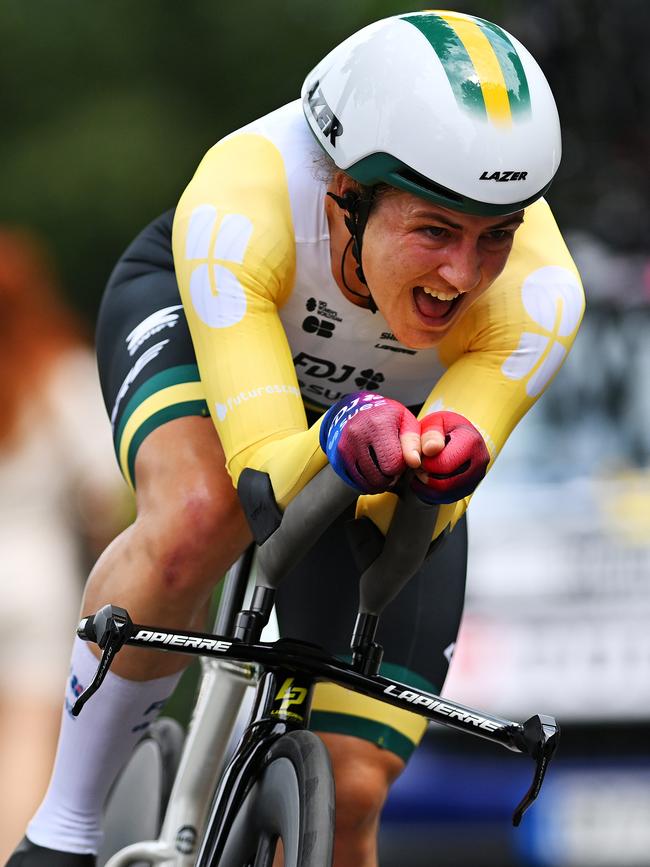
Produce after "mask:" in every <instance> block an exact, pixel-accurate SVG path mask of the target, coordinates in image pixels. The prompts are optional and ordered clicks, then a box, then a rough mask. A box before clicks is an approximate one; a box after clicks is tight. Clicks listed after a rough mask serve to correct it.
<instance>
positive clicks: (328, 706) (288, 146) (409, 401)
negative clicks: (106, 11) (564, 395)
mask: <svg viewBox="0 0 650 867" xmlns="http://www.w3.org/2000/svg"><path fill="white" fill-rule="evenodd" d="M319 153H320V150H319V147H318V145H317V144H316V143H315V141H314V140H313V139H312V136H311V133H310V132H309V130H308V128H307V125H306V124H305V121H304V117H303V115H302V108H301V105H300V103H299V102H298V101H296V102H294V103H290V104H289V105H287V106H284V107H283V108H281V109H279V110H277V111H275V112H273V113H271V114H270V115H267V116H266V117H264V118H261V119H260V120H258V121H255V122H254V123H252V124H250V125H249V126H247V127H244V128H243V129H241V130H239V131H237V132H236V133H233V134H232V135H230V136H228V137H227V138H225V139H223V140H222V141H220V142H219V143H217V144H216V145H215V146H214V147H213V148H211V150H210V151H208V153H207V154H206V156H205V158H204V159H203V161H202V162H201V164H200V165H199V167H198V169H197V171H196V174H195V175H194V177H193V178H192V180H191V181H190V183H189V185H188V187H187V189H186V190H185V192H184V194H183V196H182V198H181V200H180V202H179V204H178V207H177V210H176V215H175V218H174V224H173V265H174V267H175V271H176V279H177V280H178V286H179V289H180V296H181V299H182V306H183V308H184V312H185V316H186V318H187V324H188V325H189V329H190V333H191V342H192V344H193V350H194V353H195V356H196V363H197V364H198V373H197V372H196V367H195V366H193V365H188V364H179V365H178V366H177V367H174V368H172V369H170V370H167V371H165V372H164V373H160V374H158V376H157V377H153V378H152V380H151V382H157V383H158V384H157V385H156V386H155V387H154V386H153V385H148V384H146V385H144V386H142V387H141V388H140V389H139V391H136V394H135V395H134V397H132V398H131V399H130V400H129V391H128V386H129V382H131V381H132V380H133V379H134V377H136V375H141V373H140V372H141V371H142V369H143V368H144V365H146V364H147V363H150V360H151V359H153V358H154V357H155V356H156V355H159V359H162V358H163V357H164V354H165V352H167V351H168V350H169V346H167V345H166V344H167V343H168V342H169V341H168V340H167V339H166V337H165V334H167V333H169V329H171V328H173V327H178V326H177V325H175V323H176V320H177V319H178V312H177V309H178V308H179V307H180V305H173V304H172V305H170V306H167V307H165V308H164V309H162V310H159V311H157V312H156V313H155V314H152V315H150V316H148V317H147V319H146V320H145V321H144V322H142V323H141V324H140V325H138V326H137V328H133V329H132V330H131V331H130V333H129V334H128V335H127V336H126V341H125V342H126V343H127V344H128V346H129V353H130V354H131V355H132V358H135V357H136V356H137V353H136V347H138V346H139V345H140V343H141V342H142V341H143V340H146V339H147V338H149V337H150V335H151V334H155V337H153V338H151V339H152V340H156V341H157V342H156V343H155V345H153V346H150V347H149V348H148V349H147V351H146V352H144V353H143V354H142V355H141V356H139V357H137V360H136V362H135V364H134V365H133V368H132V369H131V370H129V373H128V375H127V376H126V378H125V379H124V382H123V384H122V387H121V388H120V389H119V392H118V393H117V399H116V400H115V405H114V409H113V413H112V417H113V420H114V428H115V432H116V435H115V439H116V448H117V450H118V456H119V460H120V464H121V466H122V469H123V472H124V474H125V476H126V477H127V478H128V479H129V480H130V481H131V482H132V483H133V481H134V480H133V478H132V475H133V472H134V469H133V468H134V455H135V452H136V450H137V446H138V445H139V443H140V442H141V441H142V439H143V438H144V436H146V434H147V432H148V431H150V430H151V429H153V427H155V425H156V424H160V423H163V422H164V421H165V420H167V419H169V418H173V417H178V415H181V414H192V413H194V414H197V413H204V414H205V413H206V412H207V411H208V410H209V412H210V414H211V416H212V419H213V421H214V424H215V426H216V429H217V431H218V434H219V437H220V440H221V443H222V445H223V448H224V452H225V455H226V462H227V467H228V471H229V472H230V474H231V476H232V479H233V483H234V484H236V482H237V479H238V476H239V474H240V473H241V471H242V470H243V469H244V467H247V466H248V467H253V468H254V469H257V470H262V471H264V472H266V473H268V474H269V476H270V478H271V481H272V484H273V490H274V492H275V496H276V499H277V501H278V502H279V504H280V505H281V506H285V505H286V504H287V503H288V502H289V501H290V500H291V498H292V497H293V496H294V495H295V494H296V493H297V492H298V491H299V490H300V489H301V488H302V486H304V485H305V484H306V482H307V481H308V480H309V479H310V478H311V477H312V476H313V475H314V474H315V473H316V472H317V471H318V470H319V469H320V468H321V467H323V466H324V465H325V463H326V458H325V455H324V454H323V452H322V451H321V448H320V446H319V442H318V428H319V422H317V423H316V424H314V425H313V426H312V427H310V428H308V427H307V422H306V415H305V407H307V408H308V409H310V410H313V409H316V410H320V411H321V412H322V411H323V410H324V409H326V408H327V407H328V406H330V405H332V404H333V403H335V402H336V401H337V400H338V399H339V398H340V397H341V396H342V395H344V394H347V393H350V392H354V391H359V390H361V389H368V390H371V391H372V390H374V391H376V392H378V393H381V394H384V395H386V396H388V397H391V398H394V399H396V400H399V401H401V402H402V403H404V404H405V405H408V406H411V407H415V406H422V410H421V412H420V416H423V415H425V414H426V413H428V412H431V411H433V410H436V409H446V410H452V411H455V412H458V413H460V414H462V415H464V416H466V417H467V418H468V419H470V421H472V422H473V424H474V425H475V426H476V427H477V428H478V429H479V430H480V431H481V433H482V435H483V437H484V439H485V442H486V443H487V446H488V449H489V451H490V455H491V458H492V461H493V460H494V459H495V458H496V456H497V454H498V453H499V451H500V450H501V448H502V446H503V444H504V443H505V441H506V439H507V438H508V436H509V434H510V432H511V431H512V429H513V428H514V426H515V425H516V424H517V422H518V421H519V420H520V419H521V417H522V416H523V415H524V413H525V412H526V411H527V410H528V409H529V408H530V407H531V406H532V405H533V403H534V402H535V400H536V399H537V398H538V397H539V395H540V394H541V393H542V391H543V390H544V388H545V387H546V386H547V384H548V383H549V382H550V380H551V378H552V377H553V375H554V374H555V373H556V372H557V370H558V369H559V367H560V365H561V364H562V362H563V360H564V359H565V357H566V355H567V353H568V351H569V349H570V347H571V344H572V342H573V340H574V338H575V335H576V332H577V330H578V327H579V324H580V320H581V317H582V313H583V309H584V295H583V291H582V286H581V283H580V278H579V275H578V272H577V270H576V268H575V265H574V264H573V262H572V260H571V257H570V255H569V253H568V251H567V248H566V246H565V244H564V242H563V240H562V236H561V234H560V232H559V230H558V228H557V226H556V223H555V221H554V219H553V216H552V214H551V211H550V209H549V207H548V205H547V204H546V203H545V202H544V201H543V200H540V201H538V202H537V203H535V204H534V205H532V206H530V207H529V208H527V209H526V212H525V220H524V223H523V225H522V226H521V227H520V229H519V230H518V232H517V233H516V235H515V241H514V246H513V249H512V253H511V255H510V257H509V260H508V263H507V265H506V267H505V269H504V271H503V272H502V274H501V275H500V276H499V278H498V279H497V280H496V281H495V282H494V284H493V285H492V286H491V287H490V288H489V289H488V290H487V291H486V292H485V293H484V294H483V295H482V296H481V297H479V298H478V299H477V301H476V302H475V303H474V304H472V305H471V306H470V307H469V308H468V309H467V310H466V311H465V312H464V313H463V314H462V315H461V316H460V318H459V319H458V320H457V321H456V322H455V323H454V325H453V327H452V328H451V330H450V331H449V333H448V334H447V336H445V337H444V339H443V340H442V342H441V343H440V344H439V345H437V346H436V347H435V348H432V349H428V350H417V351H416V350H413V349H411V348H410V347H407V346H404V345H402V344H400V343H399V342H398V341H397V340H396V339H395V337H394V336H393V334H392V333H391V331H390V328H389V326H388V324H387V323H386V321H385V320H384V319H383V317H382V315H381V313H380V312H378V313H376V314H372V313H371V312H370V311H368V310H366V309H363V308H361V307H358V306H356V305H354V304H352V303H350V302H349V301H348V300H347V299H346V298H345V297H344V296H343V295H342V293H341V291H340V290H339V288H338V286H337V284H336V282H335V281H334V278H333V276H332V272H331V259H330V248H329V233H328V224H327V220H326V217H325V208H324V202H325V190H326V180H325V179H324V178H323V177H322V176H321V175H322V169H320V168H319V165H318V155H319ZM172 276H173V275H172ZM166 303H167V304H169V301H167V302H166ZM147 329H148V330H147ZM170 345H171V343H170ZM144 346H148V344H146V343H145V344H144ZM107 356H108V353H107ZM129 363H131V362H129ZM152 366H153V365H152ZM191 370H193V371H194V373H191ZM188 371H190V372H188ZM137 382H138V380H137V379H136V385H137ZM116 391H117V389H116ZM206 404H207V410H206ZM118 406H119V411H118ZM183 407H186V408H187V409H185V410H183V409H182V408H183ZM197 407H198V408H199V409H197ZM109 411H110V410H109ZM468 501H469V498H467V499H466V500H463V501H460V502H458V503H455V504H452V505H448V506H443V507H442V508H441V509H440V514H439V518H438V522H437V526H436V535H437V534H439V533H440V532H441V531H442V530H443V529H444V528H445V527H447V526H448V525H451V526H453V525H454V524H456V522H457V521H458V520H459V518H460V517H461V515H462V514H463V512H464V511H465V509H466V507H467V503H468ZM394 505H395V498H394V497H393V495H391V494H382V495H375V496H361V497H359V500H358V506H357V514H360V515H367V516H369V517H370V518H371V519H372V520H373V521H374V522H375V523H376V524H377V525H378V526H379V527H380V529H382V530H383V531H385V530H386V528H387V526H388V524H389V523H390V518H391V515H392V509H393V508H394ZM393 676H395V675H393ZM422 685H423V686H424V684H422ZM313 707H314V711H315V713H316V714H317V713H319V712H323V713H328V712H329V713H336V712H341V713H344V714H357V715H358V716H359V717H366V718H372V719H374V720H379V721H381V722H383V723H385V725H386V726H389V727H390V728H392V729H393V730H395V731H397V732H399V735H400V737H402V740H404V739H406V741H408V743H410V744H411V748H412V746H413V745H414V744H416V743H417V742H418V741H419V739H420V737H421V735H422V733H423V730H424V724H423V723H422V721H421V719H420V718H418V717H416V716H415V715H413V714H406V713H402V712H400V711H396V710H394V709H392V708H389V707H388V706H387V705H380V704H379V703H375V702H372V701H371V700H369V699H366V698H364V697H361V696H350V694H348V693H347V691H345V690H342V689H340V688H338V687H333V686H331V685H327V684H324V685H319V686H318V687H317V691H316V695H315V698H314V705H313ZM406 741H404V742H405V743H406ZM378 742H379V741H378ZM397 751H398V752H400V750H397ZM407 753H408V750H406V749H403V750H401V754H402V755H403V756H406V755H407Z"/></svg>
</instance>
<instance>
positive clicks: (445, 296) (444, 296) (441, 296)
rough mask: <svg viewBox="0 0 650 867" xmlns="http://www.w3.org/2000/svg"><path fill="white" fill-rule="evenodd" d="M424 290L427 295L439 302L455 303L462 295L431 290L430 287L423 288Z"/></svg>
mask: <svg viewBox="0 0 650 867" xmlns="http://www.w3.org/2000/svg"><path fill="white" fill-rule="evenodd" d="M422 288H423V289H424V291H425V292H426V293H427V295H432V296H433V297H434V298H437V299H438V300H439V301H453V300H454V299H455V298H458V296H459V295H460V292H443V291H441V290H440V289H430V288H429V287H428V286H423V287H422Z"/></svg>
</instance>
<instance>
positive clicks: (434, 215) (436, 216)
mask: <svg viewBox="0 0 650 867" xmlns="http://www.w3.org/2000/svg"><path fill="white" fill-rule="evenodd" d="M417 216H418V217H427V218H429V219H432V220H436V221H437V222H439V223H444V224H445V225H446V226H449V227H450V228H451V229H461V230H462V229H463V228H464V227H463V226H460V225H459V224H458V223H454V222H453V221H452V220H450V219H449V218H448V217H445V215H444V214H440V213H439V212H438V211H426V212H425V211H420V212H419V213H418V214H417ZM523 222H524V218H523V211H518V212H516V213H514V214H511V215H510V216H509V217H507V218H506V219H505V220H502V221H501V222H500V223H495V224H494V225H493V226H486V228H485V230H484V231H488V232H491V231H493V230H494V229H503V228H505V227H506V226H512V225H515V224H516V225H520V224H521V223H523Z"/></svg>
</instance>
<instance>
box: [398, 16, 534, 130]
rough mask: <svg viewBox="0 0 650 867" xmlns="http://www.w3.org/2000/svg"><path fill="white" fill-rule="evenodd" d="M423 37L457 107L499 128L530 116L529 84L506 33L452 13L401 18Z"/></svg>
mask: <svg viewBox="0 0 650 867" xmlns="http://www.w3.org/2000/svg"><path fill="white" fill-rule="evenodd" d="M401 17H402V19H403V20H404V21H408V23H409V24H412V25H413V26H414V27H417V29H418V30H419V31H420V32H421V33H422V34H423V35H424V36H425V37H426V38H427V40H428V41H429V43H430V44H431V47H432V48H433V50H434V51H435V52H436V54H437V55H438V57H439V58H440V61H441V63H442V65H443V68H444V70H445V74H446V75H447V79H448V81H449V84H450V86H451V89H452V91H453V93H454V96H455V97H456V100H457V102H458V103H459V105H461V106H463V108H465V109H467V110H469V111H471V112H473V113H475V114H478V115H479V116H482V117H483V118H485V120H487V121H489V122H491V123H494V124H496V125H498V126H510V125H511V124H512V122H513V120H517V119H518V118H521V117H522V116H524V115H528V114H530V93H529V89H528V81H527V80H526V74H525V72H524V68H523V65H522V63H521V60H520V58H519V55H518V54H517V51H516V49H515V47H514V45H513V44H512V42H511V41H510V39H509V37H508V35H507V34H506V33H505V32H504V31H503V30H501V28H500V27H497V26H496V25H494V24H491V23H490V22H488V21H483V19H481V18H473V17H469V16H465V15H459V14H457V13H455V12H416V13H412V14H409V15H403V16H401Z"/></svg>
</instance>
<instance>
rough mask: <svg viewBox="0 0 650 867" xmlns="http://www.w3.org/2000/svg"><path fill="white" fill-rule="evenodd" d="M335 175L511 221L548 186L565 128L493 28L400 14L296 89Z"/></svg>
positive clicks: (510, 41)
mask: <svg viewBox="0 0 650 867" xmlns="http://www.w3.org/2000/svg"><path fill="white" fill-rule="evenodd" d="M302 103H303V109H304V112H305V117H306V118H307V122H308V123H309V126H310V128H311V130H312V132H313V133H314V135H315V136H316V139H317V140H318V142H319V143H320V145H321V146H322V147H323V149H324V150H325V151H326V152H327V153H328V154H329V156H330V157H331V158H332V159H333V160H334V162H335V163H336V165H337V166H338V168H340V169H342V170H343V171H345V172H346V173H347V174H349V175H350V176H351V177H353V178H354V179H355V180H357V181H359V182H360V183H362V184H364V185H367V186H374V185H376V184H380V183H387V184H390V185H391V186H394V187H399V188H400V189H403V190H407V191H409V192H411V193H415V195H417V196H421V197H422V198H425V199H429V200H431V201H433V202H436V203H437V204H440V205H444V206H445V207H447V208H451V209H452V210H456V211H464V212H466V213H469V214H479V215H486V216H490V215H500V214H511V213H513V212H514V211H518V210H520V209H521V208H523V207H525V206H526V205H529V204H530V203H531V202H534V201H535V200H536V199H538V198H540V196H542V195H544V193H545V192H546V190H547V189H548V187H549V185H550V183H551V180H552V179H553V176H554V174H555V172H556V171H557V168H558V165H559V163H560V156H561V141H560V121H559V118H558V114H557V109H556V107H555V101H554V99H553V94H552V93H551V90H550V87H549V85H548V82H547V81H546V78H545V77H544V73H543V72H542V71H541V69H540V68H539V66H538V65H537V63H536V61H535V60H534V59H533V57H532V56H531V55H530V54H529V52H528V51H527V50H526V49H525V48H524V46H523V45H522V44H521V43H520V42H518V41H517V40H516V39H515V38H514V37H513V36H511V35H510V34H509V33H506V31H505V30H503V29H502V28H501V27H497V25H496V24H491V23H490V22H489V21H484V20H483V19H481V18H475V17H473V16H471V15H463V14H461V13H460V12H443V11H426V12H412V13H408V14H405V15H395V16H393V17H391V18H385V19H383V20H382V21H377V22H375V23H374V24H370V25H369V26H368V27H364V28H363V29H362V30H360V31H359V32H358V33H355V34H354V35H353V36H350V37H349V38H348V39H346V40H345V42H343V43H341V45H339V46H338V47H337V48H335V49H334V50H333V51H331V52H330V53H329V54H328V55H327V57H325V59H324V60H322V61H321V62H320V63H319V64H318V66H316V67H315V69H313V70H312V71H311V72H310V73H309V75H308V76H307V78H306V79H305V83H304V85H303V88H302Z"/></svg>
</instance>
